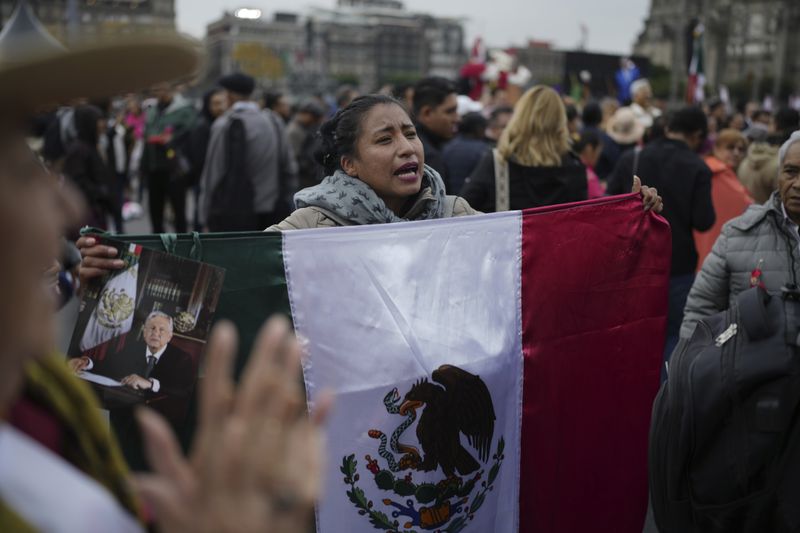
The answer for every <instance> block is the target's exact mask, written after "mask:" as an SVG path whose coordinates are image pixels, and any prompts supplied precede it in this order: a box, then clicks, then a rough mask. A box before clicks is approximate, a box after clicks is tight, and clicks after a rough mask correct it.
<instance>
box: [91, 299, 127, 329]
mask: <svg viewBox="0 0 800 533" xmlns="http://www.w3.org/2000/svg"><path fill="white" fill-rule="evenodd" d="M133 307H134V305H133V298H131V297H130V296H128V295H127V294H126V293H125V290H124V289H119V290H118V289H106V290H104V291H103V292H102V294H101V295H100V303H99V305H98V306H97V322H98V323H99V324H100V325H101V326H103V327H105V328H109V329H116V328H119V327H122V324H123V322H125V321H126V320H127V319H128V318H129V317H130V316H131V314H132V313H133Z"/></svg>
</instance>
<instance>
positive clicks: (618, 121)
mask: <svg viewBox="0 0 800 533" xmlns="http://www.w3.org/2000/svg"><path fill="white" fill-rule="evenodd" d="M606 133H608V136H609V137H611V139H612V140H613V141H614V142H616V143H618V144H634V143H637V142H639V141H640V140H642V137H643V136H644V125H642V123H641V122H639V121H638V120H637V119H636V114H635V113H634V112H633V109H631V108H630V107H620V108H619V109H617V110H616V111H615V112H614V114H613V115H612V116H611V118H610V119H609V120H608V125H607V126H606Z"/></svg>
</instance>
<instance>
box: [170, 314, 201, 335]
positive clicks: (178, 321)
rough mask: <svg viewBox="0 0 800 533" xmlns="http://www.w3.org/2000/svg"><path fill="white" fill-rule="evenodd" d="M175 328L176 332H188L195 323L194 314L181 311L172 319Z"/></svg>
mask: <svg viewBox="0 0 800 533" xmlns="http://www.w3.org/2000/svg"><path fill="white" fill-rule="evenodd" d="M174 323H175V329H176V330H178V333H189V332H190V331H192V330H193V329H194V327H195V325H197V322H196V321H195V319H194V316H193V315H192V314H191V313H190V312H188V311H181V312H180V313H178V315H177V316H176V317H175V320H174Z"/></svg>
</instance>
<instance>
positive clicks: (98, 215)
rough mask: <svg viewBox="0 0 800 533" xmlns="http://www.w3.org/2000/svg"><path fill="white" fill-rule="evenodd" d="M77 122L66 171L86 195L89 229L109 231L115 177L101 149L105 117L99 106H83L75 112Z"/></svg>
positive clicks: (68, 149)
mask: <svg viewBox="0 0 800 533" xmlns="http://www.w3.org/2000/svg"><path fill="white" fill-rule="evenodd" d="M74 121H75V132H76V138H75V140H74V141H72V143H71V144H70V145H69V146H68V147H67V151H66V156H65V157H64V165H63V168H62V171H63V173H64V175H65V176H67V177H68V178H69V179H70V180H71V181H72V182H73V183H74V184H75V185H77V186H78V189H80V191H81V192H82V193H83V197H84V199H85V200H86V204H87V205H88V207H89V215H88V217H87V219H86V220H85V222H86V225H89V226H93V227H96V228H99V229H106V217H107V215H108V213H109V211H110V209H109V207H110V203H111V201H112V198H111V189H110V186H111V180H112V176H111V171H110V170H109V168H108V166H107V165H106V163H105V161H103V158H102V157H101V156H100V151H99V149H98V142H99V140H100V130H101V128H102V127H103V122H104V120H103V113H102V111H100V109H99V108H97V107H95V106H92V105H81V106H78V107H76V108H75V111H74Z"/></svg>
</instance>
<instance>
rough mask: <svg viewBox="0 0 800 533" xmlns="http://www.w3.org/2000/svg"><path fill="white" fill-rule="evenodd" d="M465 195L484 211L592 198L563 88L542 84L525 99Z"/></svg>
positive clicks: (479, 165)
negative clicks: (558, 90) (575, 148)
mask: <svg viewBox="0 0 800 533" xmlns="http://www.w3.org/2000/svg"><path fill="white" fill-rule="evenodd" d="M461 196H462V197H463V198H464V199H465V200H467V202H469V204H470V205H471V206H473V207H474V208H475V209H478V210H480V211H484V212H491V211H507V210H510V209H526V208H530V207H542V206H546V205H554V204H562V203H568V202H577V201H581V200H586V199H587V196H588V193H587V173H586V167H585V166H584V165H583V164H582V163H581V161H580V159H579V158H578V157H577V156H576V155H575V154H573V153H572V152H571V151H570V145H569V131H568V128H567V112H566V108H565V107H564V103H563V102H562V101H561V97H560V96H559V95H558V93H556V92H555V91H554V90H553V89H551V88H549V87H545V86H544V85H537V86H535V87H533V88H531V89H529V90H528V91H527V92H526V93H525V94H524V95H523V96H522V98H520V100H519V102H517V106H516V108H515V109H514V115H513V116H512V117H511V121H510V122H509V124H508V127H507V128H506V129H505V131H504V132H503V135H502V136H501V137H500V141H499V142H498V145H497V149H496V150H493V151H491V152H488V153H487V154H486V155H484V157H483V159H482V160H481V162H480V163H479V164H478V166H477V167H476V169H475V170H474V171H473V173H472V175H471V176H470V177H469V178H467V180H466V182H465V183H464V188H463V189H462V190H461Z"/></svg>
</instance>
